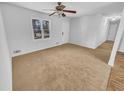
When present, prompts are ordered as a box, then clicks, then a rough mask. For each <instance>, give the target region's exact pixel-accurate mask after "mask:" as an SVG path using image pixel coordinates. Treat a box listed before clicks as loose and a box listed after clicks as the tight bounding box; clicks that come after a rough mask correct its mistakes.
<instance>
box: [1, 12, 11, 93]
mask: <svg viewBox="0 0 124 93" xmlns="http://www.w3.org/2000/svg"><path fill="white" fill-rule="evenodd" d="M3 90H6V91H10V90H12V67H11V57H10V54H9V49H8V45H7V40H6V34H5V30H4V25H3V18H2V15H1V10H0V91H3Z"/></svg>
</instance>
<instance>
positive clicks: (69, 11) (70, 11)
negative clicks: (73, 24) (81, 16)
mask: <svg viewBox="0 0 124 93" xmlns="http://www.w3.org/2000/svg"><path fill="white" fill-rule="evenodd" d="M63 12H68V13H76V11H73V10H63Z"/></svg>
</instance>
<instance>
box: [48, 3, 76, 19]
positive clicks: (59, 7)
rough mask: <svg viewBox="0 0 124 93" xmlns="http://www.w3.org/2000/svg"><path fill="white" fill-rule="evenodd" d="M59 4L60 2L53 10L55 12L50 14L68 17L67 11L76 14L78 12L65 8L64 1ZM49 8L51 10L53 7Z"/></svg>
mask: <svg viewBox="0 0 124 93" xmlns="http://www.w3.org/2000/svg"><path fill="white" fill-rule="evenodd" d="M57 4H58V5H57V6H55V10H52V11H54V12H53V13H51V14H49V16H52V15H54V14H58V15H59V16H62V17H66V14H65V12H67V13H74V14H75V13H76V11H74V10H65V9H64V8H65V7H66V6H65V5H63V4H62V2H58V3H57ZM49 10H51V9H49Z"/></svg>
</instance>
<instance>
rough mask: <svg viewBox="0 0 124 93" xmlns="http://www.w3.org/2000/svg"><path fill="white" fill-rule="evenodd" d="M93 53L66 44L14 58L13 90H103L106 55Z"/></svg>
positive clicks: (106, 75)
mask: <svg viewBox="0 0 124 93" xmlns="http://www.w3.org/2000/svg"><path fill="white" fill-rule="evenodd" d="M95 51H96V52H95ZM95 51H94V50H92V49H88V48H84V47H80V46H76V45H72V44H65V45H61V46H58V47H54V48H50V49H46V50H42V51H37V52H34V53H30V54H26V55H22V56H18V57H14V58H13V90H106V88H107V83H108V78H109V74H110V69H111V68H110V66H108V65H107V64H106V62H105V61H106V60H108V57H109V55H108V54H107V56H106V53H108V51H107V50H105V49H104V51H103V48H101V49H100V48H98V49H97V50H95ZM101 51H102V52H101ZM109 52H110V51H109ZM100 53H103V54H104V55H103V56H102V54H100ZM105 57H107V58H105Z"/></svg>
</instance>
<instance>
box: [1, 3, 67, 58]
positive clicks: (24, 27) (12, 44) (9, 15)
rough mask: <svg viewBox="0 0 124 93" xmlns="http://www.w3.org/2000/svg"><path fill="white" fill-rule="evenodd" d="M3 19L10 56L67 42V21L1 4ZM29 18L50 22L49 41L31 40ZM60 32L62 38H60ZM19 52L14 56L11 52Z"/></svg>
mask: <svg viewBox="0 0 124 93" xmlns="http://www.w3.org/2000/svg"><path fill="white" fill-rule="evenodd" d="M2 12H3V17H4V18H3V19H4V24H5V28H6V29H5V30H6V33H7V40H8V43H9V49H10V53H11V56H16V55H20V54H25V53H29V52H33V51H36V50H41V49H45V48H49V47H53V46H56V45H61V44H63V43H67V42H68V33H69V19H67V18H59V17H58V16H54V17H53V16H52V17H49V16H48V14H44V13H40V12H36V11H32V10H28V9H25V8H21V7H16V6H13V5H8V4H2ZM31 18H41V19H48V20H50V21H51V31H50V38H49V39H41V40H35V41H34V40H33V35H32V24H31ZM62 31H63V32H64V36H63V37H62ZM15 50H21V52H20V53H18V54H14V53H13V51H15Z"/></svg>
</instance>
